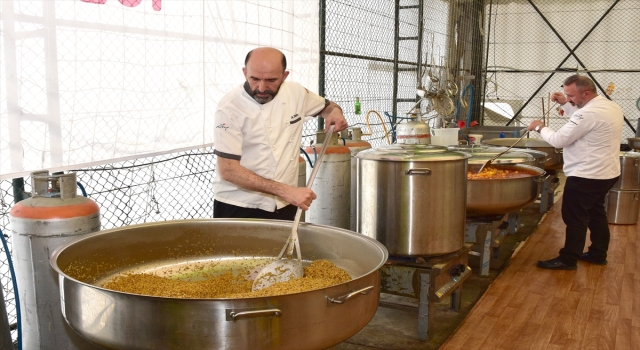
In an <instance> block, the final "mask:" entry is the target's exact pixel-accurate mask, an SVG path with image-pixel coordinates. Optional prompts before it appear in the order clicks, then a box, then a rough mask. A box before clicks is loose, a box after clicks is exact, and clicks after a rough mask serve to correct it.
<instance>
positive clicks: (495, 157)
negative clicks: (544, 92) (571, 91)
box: [477, 102, 558, 174]
mask: <svg viewBox="0 0 640 350" xmlns="http://www.w3.org/2000/svg"><path fill="white" fill-rule="evenodd" d="M557 104H558V102H555V103H554V104H553V106H551V107H550V108H549V110H547V112H546V113H543V115H542V120H544V119H545V117H546V116H548V115H549V112H551V109H553V107H555V106H556V105H557ZM523 130H526V128H525V129H523ZM528 134H529V132H528V131H527V132H524V133H522V136H520V138H519V139H518V140H517V141H516V142H514V143H513V145H511V146H509V148H507V149H505V150H504V151H502V152H500V153H498V154H496V155H495V156H494V157H493V158H491V159H489V160H488V161H486V162H485V163H484V164H482V166H481V167H480V170H478V172H477V174H480V173H481V172H482V169H484V167H486V166H487V165H489V164H491V162H493V161H494V160H496V159H498V157H500V156H501V155H503V154H505V153H507V152H508V151H509V150H510V149H512V148H513V146H515V145H517V144H518V142H520V140H522V139H523V138H524V137H525V135H528Z"/></svg>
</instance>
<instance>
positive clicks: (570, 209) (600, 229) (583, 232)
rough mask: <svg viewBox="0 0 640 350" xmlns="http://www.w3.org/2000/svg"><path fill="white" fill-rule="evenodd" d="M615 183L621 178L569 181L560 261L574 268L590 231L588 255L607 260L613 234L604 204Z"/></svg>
mask: <svg viewBox="0 0 640 350" xmlns="http://www.w3.org/2000/svg"><path fill="white" fill-rule="evenodd" d="M616 181H618V177H616V178H613V179H609V180H596V179H585V178H582V177H576V176H569V177H567V182H566V183H565V185H564V195H563V197H562V220H563V221H564V223H565V224H566V225H567V230H566V237H565V242H564V248H562V249H560V258H559V260H560V261H562V262H563V263H565V264H567V265H571V266H574V265H575V264H576V263H577V261H578V257H579V256H580V255H581V254H582V252H583V250H584V245H585V242H586V240H587V228H588V229H589V231H591V235H590V238H591V246H590V247H589V250H588V252H589V254H590V255H591V256H592V257H593V258H595V259H598V260H600V259H602V260H604V259H606V258H607V250H608V249H609V238H610V235H611V234H610V232H609V223H608V222H607V213H606V212H605V208H604V201H605V197H606V195H607V192H609V190H610V189H611V187H613V185H615V183H616Z"/></svg>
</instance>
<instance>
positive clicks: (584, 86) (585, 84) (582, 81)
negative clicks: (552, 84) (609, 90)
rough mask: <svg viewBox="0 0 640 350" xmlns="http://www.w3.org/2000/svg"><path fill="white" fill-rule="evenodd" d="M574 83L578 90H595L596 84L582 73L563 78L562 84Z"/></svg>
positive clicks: (594, 91)
mask: <svg viewBox="0 0 640 350" xmlns="http://www.w3.org/2000/svg"><path fill="white" fill-rule="evenodd" d="M571 84H576V87H577V88H578V90H579V91H591V92H593V93H594V94H595V93H597V91H596V84H594V83H593V80H591V79H589V77H586V76H584V75H579V74H574V75H572V76H570V77H568V78H567V79H565V80H564V83H563V84H562V86H565V85H571Z"/></svg>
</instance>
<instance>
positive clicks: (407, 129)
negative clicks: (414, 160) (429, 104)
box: [396, 109, 431, 145]
mask: <svg viewBox="0 0 640 350" xmlns="http://www.w3.org/2000/svg"><path fill="white" fill-rule="evenodd" d="M419 114H420V110H419V109H416V110H414V111H413V112H412V113H411V115H409V118H411V119H409V120H408V121H406V122H404V123H400V124H398V126H396V140H397V142H398V143H403V144H407V145H429V144H431V134H430V132H429V125H428V124H427V123H425V122H423V121H422V120H421V119H420V118H419Z"/></svg>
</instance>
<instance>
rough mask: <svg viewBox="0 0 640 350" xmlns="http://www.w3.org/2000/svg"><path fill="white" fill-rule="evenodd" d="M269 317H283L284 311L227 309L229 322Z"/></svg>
mask: <svg viewBox="0 0 640 350" xmlns="http://www.w3.org/2000/svg"><path fill="white" fill-rule="evenodd" d="M268 315H275V316H280V315H282V311H280V309H265V310H251V311H237V310H233V309H227V317H226V319H227V321H235V320H236V318H238V317H243V316H247V317H252V316H268Z"/></svg>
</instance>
